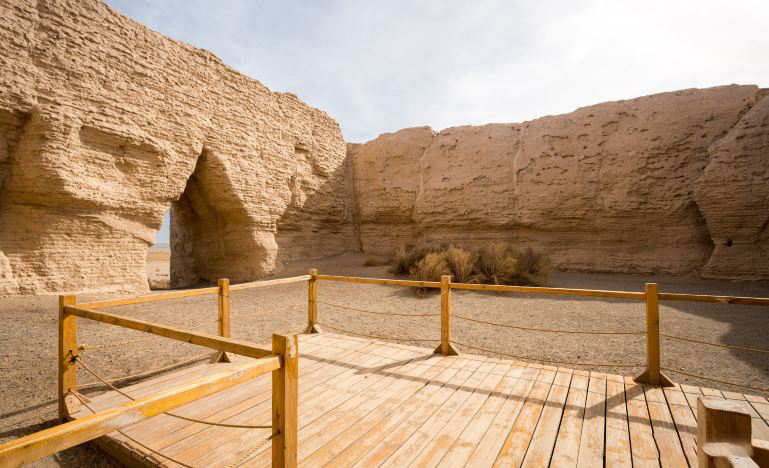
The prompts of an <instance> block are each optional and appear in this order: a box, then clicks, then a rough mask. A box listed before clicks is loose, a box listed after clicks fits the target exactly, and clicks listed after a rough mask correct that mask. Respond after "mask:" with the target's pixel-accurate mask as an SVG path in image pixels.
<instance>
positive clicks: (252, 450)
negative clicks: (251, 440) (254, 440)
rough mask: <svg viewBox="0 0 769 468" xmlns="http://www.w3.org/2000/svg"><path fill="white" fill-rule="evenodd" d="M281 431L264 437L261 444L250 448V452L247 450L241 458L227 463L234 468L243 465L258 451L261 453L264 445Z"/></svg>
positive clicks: (228, 467)
mask: <svg viewBox="0 0 769 468" xmlns="http://www.w3.org/2000/svg"><path fill="white" fill-rule="evenodd" d="M279 433H280V431H278V432H275V433H273V434H272V435H270V436H269V437H267V438H266V439H264V440H263V441H262V442H261V443H260V444H259V445H257V446H256V447H254V448H252V449H251V450H249V451H248V452H246V453H245V454H244V455H243V456H242V457H240V458H238V459H237V460H235V461H234V462H232V463H230V464H228V465H227V468H234V467H236V466H240V465H242V464H243V463H244V462H245V461H247V460H248V459H249V458H251V457H253V456H254V455H256V454H257V453H259V451H261V449H262V447H264V445H265V444H266V443H267V442H269V441H271V440H272V438H273V437H275V436H276V435H278V434H279Z"/></svg>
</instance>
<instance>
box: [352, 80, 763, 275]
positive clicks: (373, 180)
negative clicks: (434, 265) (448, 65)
mask: <svg viewBox="0 0 769 468" xmlns="http://www.w3.org/2000/svg"><path fill="white" fill-rule="evenodd" d="M765 95H766V92H765V91H764V90H760V89H759V88H758V87H756V86H737V85H732V86H723V87H717V88H710V89H692V90H684V91H677V92H672V93H661V94H655V95H651V96H646V97H641V98H637V99H631V100H626V101H618V102H609V103H604V104H598V105H594V106H589V107H584V108H580V109H578V110H576V111H574V112H572V113H570V114H564V115H558V116H548V117H543V118H540V119H536V120H533V121H529V122H523V123H520V124H490V125H484V126H466V127H455V128H448V129H446V130H443V131H442V132H440V133H437V134H436V133H434V132H432V131H431V130H430V129H429V128H416V129H406V130H401V131H399V132H396V133H391V134H385V135H382V136H380V137H379V138H377V139H376V140H373V141H370V142H368V143H365V144H362V145H356V146H353V147H351V149H350V150H348V153H349V155H350V157H351V158H352V160H353V168H354V178H355V188H356V196H357V198H358V203H359V206H360V209H359V212H358V224H359V229H360V233H361V240H362V246H363V249H364V251H367V252H370V253H373V254H387V253H388V252H391V251H392V249H394V248H395V247H396V246H397V245H399V244H404V243H412V244H413V243H419V242H425V241H434V240H435V241H440V240H452V241H458V242H460V243H462V244H466V245H477V244H481V243H484V242H490V241H494V240H511V241H514V242H516V243H519V244H520V245H530V246H534V247H539V248H541V249H543V250H544V251H545V252H548V253H550V254H551V256H552V258H553V261H554V264H555V265H556V266H557V267H559V268H562V269H572V270H585V271H606V272H625V273H627V272H647V273H648V272H660V273H671V274H683V273H689V272H701V273H702V274H703V275H706V276H714V277H725V278H769V269H767V266H766V265H767V262H766V259H767V255H769V247H767V246H768V245H769V244H767V238H768V237H769V233H767V230H766V221H767V218H769V188H767V187H769V160H768V158H769V128H768V127H767V119H768V118H769V99H767V98H765V97H764V96H765ZM412 200H413V202H412ZM714 245H715V249H714Z"/></svg>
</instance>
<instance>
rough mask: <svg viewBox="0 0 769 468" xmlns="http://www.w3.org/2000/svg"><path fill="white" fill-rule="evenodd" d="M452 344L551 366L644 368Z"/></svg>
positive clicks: (637, 365) (460, 343) (459, 343)
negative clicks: (519, 354)
mask: <svg viewBox="0 0 769 468" xmlns="http://www.w3.org/2000/svg"><path fill="white" fill-rule="evenodd" d="M452 343H456V344H458V345H462V346H466V347H468V348H472V349H477V350H478V351H485V352H487V353H495V354H501V355H503V356H508V357H511V358H514V359H520V360H522V361H534V362H546V363H551V364H566V365H572V366H593V367H644V366H645V364H614V363H598V362H570V361H555V360H552V359H543V358H534V357H528V356H517V355H515V354H509V353H504V352H502V351H494V350H492V349H486V348H480V347H478V346H473V345H469V344H467V343H462V342H459V341H456V340H454V341H452Z"/></svg>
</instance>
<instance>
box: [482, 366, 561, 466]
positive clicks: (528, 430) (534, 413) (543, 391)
mask: <svg viewBox="0 0 769 468" xmlns="http://www.w3.org/2000/svg"><path fill="white" fill-rule="evenodd" d="M550 372H552V371H550ZM553 374H554V373H553ZM553 380H554V375H553V378H551V377H550V376H548V375H547V374H546V369H542V371H541V372H540V375H539V376H538V377H537V381H536V382H535V383H534V387H533V388H532V389H531V392H530V393H529V395H528V396H527V397H526V401H525V403H524V404H523V408H521V412H520V413H519V414H518V418H517V419H516V420H515V424H513V427H512V429H511V430H510V433H509V434H508V435H507V438H506V439H505V442H504V444H502V448H501V450H500V451H499V454H498V455H497V458H496V461H495V462H494V465H495V466H499V465H501V466H520V465H521V462H523V458H524V456H525V455H526V450H527V449H528V447H529V443H530V442H531V438H532V436H533V435H534V430H535V429H536V426H537V421H539V417H540V415H541V414H542V410H543V409H544V407H545V402H546V400H547V396H548V394H549V393H550V387H551V386H552V382H553Z"/></svg>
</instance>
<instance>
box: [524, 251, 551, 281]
mask: <svg viewBox="0 0 769 468" xmlns="http://www.w3.org/2000/svg"><path fill="white" fill-rule="evenodd" d="M517 258H518V277H519V278H520V279H521V281H522V282H521V284H524V285H526V284H532V285H535V286H542V285H545V284H547V280H548V277H549V276H550V258H549V257H548V256H547V255H545V254H543V253H542V252H538V251H536V250H534V249H532V248H531V247H526V248H525V249H523V250H522V251H520V252H518V257H517Z"/></svg>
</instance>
